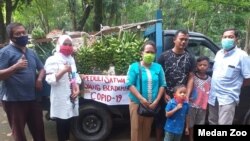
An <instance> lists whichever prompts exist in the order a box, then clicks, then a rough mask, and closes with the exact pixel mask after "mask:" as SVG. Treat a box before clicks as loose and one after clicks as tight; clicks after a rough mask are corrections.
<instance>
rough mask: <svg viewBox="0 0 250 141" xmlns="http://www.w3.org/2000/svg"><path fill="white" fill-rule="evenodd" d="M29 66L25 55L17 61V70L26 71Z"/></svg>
mask: <svg viewBox="0 0 250 141" xmlns="http://www.w3.org/2000/svg"><path fill="white" fill-rule="evenodd" d="M27 66H28V60H27V59H26V58H25V56H24V54H23V55H22V56H21V58H20V59H19V60H18V61H17V63H16V64H15V68H16V69H17V70H19V69H24V68H27Z"/></svg>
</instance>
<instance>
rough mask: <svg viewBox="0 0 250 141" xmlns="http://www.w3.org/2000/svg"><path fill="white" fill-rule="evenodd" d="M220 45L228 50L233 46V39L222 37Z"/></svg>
mask: <svg viewBox="0 0 250 141" xmlns="http://www.w3.org/2000/svg"><path fill="white" fill-rule="evenodd" d="M221 46H222V48H223V49H224V50H230V49H231V48H233V47H234V46H235V45H234V39H230V38H225V39H222V40H221Z"/></svg>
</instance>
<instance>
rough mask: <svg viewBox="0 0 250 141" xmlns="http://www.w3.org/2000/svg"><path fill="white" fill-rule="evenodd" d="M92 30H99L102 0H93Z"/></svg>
mask: <svg viewBox="0 0 250 141" xmlns="http://www.w3.org/2000/svg"><path fill="white" fill-rule="evenodd" d="M94 11H95V16H94V25H93V26H94V27H93V30H94V31H99V30H100V24H102V0H94Z"/></svg>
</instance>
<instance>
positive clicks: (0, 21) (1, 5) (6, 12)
mask: <svg viewBox="0 0 250 141" xmlns="http://www.w3.org/2000/svg"><path fill="white" fill-rule="evenodd" d="M30 2H31V0H0V35H1V36H0V43H4V42H5V41H6V31H5V27H6V25H8V24H9V23H10V22H11V19H12V13H13V12H14V11H15V10H16V9H17V8H18V7H19V6H21V5H29V4H30Z"/></svg>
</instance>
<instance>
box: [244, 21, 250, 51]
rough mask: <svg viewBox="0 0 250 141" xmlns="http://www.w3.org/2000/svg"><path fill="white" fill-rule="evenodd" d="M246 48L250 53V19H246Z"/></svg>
mask: <svg viewBox="0 0 250 141" xmlns="http://www.w3.org/2000/svg"><path fill="white" fill-rule="evenodd" d="M244 50H245V51H246V52H247V53H248V54H250V19H248V20H247V21H246V41H245V47H244Z"/></svg>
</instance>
